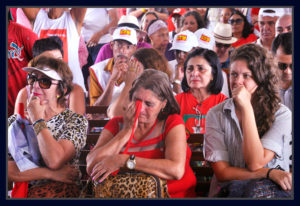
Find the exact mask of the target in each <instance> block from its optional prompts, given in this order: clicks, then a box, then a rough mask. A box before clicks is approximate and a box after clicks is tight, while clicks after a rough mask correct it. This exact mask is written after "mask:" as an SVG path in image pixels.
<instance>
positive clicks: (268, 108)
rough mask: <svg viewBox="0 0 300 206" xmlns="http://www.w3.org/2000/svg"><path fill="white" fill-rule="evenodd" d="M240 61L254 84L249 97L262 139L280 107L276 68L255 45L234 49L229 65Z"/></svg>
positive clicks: (264, 51)
mask: <svg viewBox="0 0 300 206" xmlns="http://www.w3.org/2000/svg"><path fill="white" fill-rule="evenodd" d="M236 60H242V61H245V62H246V63H247V67H248V69H249V70H250V71H251V73H252V76H253V79H254V81H255V82H256V84H257V85H258V87H257V89H256V90H255V92H254V93H253V94H252V97H251V104H252V106H253V109H254V115H255V120H256V126H257V129H258V133H259V136H260V137H262V136H263V135H264V134H265V133H266V132H267V131H268V130H269V129H270V127H271V126H272V124H273V122H274V119H275V112H276V111H277V110H278V109H279V107H280V104H279V103H280V102H281V100H280V96H279V78H278V76H277V75H276V67H275V65H274V63H273V61H272V59H271V57H269V56H268V54H267V51H266V50H265V49H264V48H262V47H261V46H259V45H257V44H245V45H242V46H240V47H239V48H237V49H235V50H234V51H233V52H232V53H231V55H230V63H231V64H232V63H233V62H235V61H236Z"/></svg>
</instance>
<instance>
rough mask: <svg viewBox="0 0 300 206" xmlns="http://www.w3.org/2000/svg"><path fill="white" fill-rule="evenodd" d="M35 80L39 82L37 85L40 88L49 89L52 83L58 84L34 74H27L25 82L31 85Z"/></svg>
mask: <svg viewBox="0 0 300 206" xmlns="http://www.w3.org/2000/svg"><path fill="white" fill-rule="evenodd" d="M36 81H38V82H39V86H40V87H41V88H42V89H49V88H50V87H51V85H52V84H55V85H57V84H58V83H53V82H52V80H51V79H50V78H47V77H42V78H40V79H38V78H37V77H36V76H34V75H32V74H27V83H28V84H29V85H31V86H32V85H33V84H34V82H36Z"/></svg>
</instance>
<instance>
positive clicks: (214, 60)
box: [181, 48, 224, 94]
mask: <svg viewBox="0 0 300 206" xmlns="http://www.w3.org/2000/svg"><path fill="white" fill-rule="evenodd" d="M196 56H200V57H203V58H204V59H205V60H206V61H207V62H208V63H209V65H210V66H211V68H212V69H211V73H212V75H213V80H212V81H211V82H210V83H209V84H208V86H207V91H208V92H209V93H211V94H219V93H220V92H221V90H222V87H223V81H224V80H223V76H222V70H221V65H220V62H219V58H218V56H217V54H216V53H215V52H214V51H212V50H209V49H204V48H197V49H195V50H194V51H192V52H191V53H189V54H188V56H187V58H186V60H185V62H184V64H183V70H184V77H183V79H182V82H181V88H182V90H183V91H184V92H188V91H189V90H190V86H189V85H188V83H187V79H186V69H187V63H188V61H189V60H190V59H191V58H193V57H196Z"/></svg>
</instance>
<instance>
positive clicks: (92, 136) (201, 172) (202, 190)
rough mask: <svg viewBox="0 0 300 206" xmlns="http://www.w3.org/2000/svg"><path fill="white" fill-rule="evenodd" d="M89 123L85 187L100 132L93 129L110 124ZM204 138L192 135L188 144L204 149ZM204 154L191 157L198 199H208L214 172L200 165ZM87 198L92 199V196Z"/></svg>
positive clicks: (82, 161)
mask: <svg viewBox="0 0 300 206" xmlns="http://www.w3.org/2000/svg"><path fill="white" fill-rule="evenodd" d="M106 109H107V107H94V106H93V107H91V106H88V107H86V113H92V114H93V113H106ZM88 121H89V129H88V134H87V141H86V146H85V147H84V148H83V149H82V151H81V155H80V161H79V162H80V165H79V166H80V170H81V173H82V179H81V182H82V184H83V185H85V184H86V182H87V179H88V175H87V173H86V156H87V154H88V153H89V151H90V150H91V148H92V147H93V146H94V145H95V144H96V142H97V140H98V138H99V135H100V132H101V131H96V132H93V130H92V128H93V127H104V126H105V124H106V123H107V122H108V120H107V119H103V120H88ZM203 139H204V136H203V134H191V135H190V137H189V139H188V144H189V146H191V147H195V146H197V147H198V148H199V147H202V144H203ZM204 161H205V160H204V157H203V152H202V151H192V156H191V162H190V164H191V167H192V169H193V171H194V173H195V176H196V178H197V186H196V194H197V197H207V194H208V191H209V185H210V179H211V177H212V174H213V171H212V168H211V167H209V166H207V165H206V166H201V164H200V163H202V162H204ZM86 197H92V196H90V195H88V196H86Z"/></svg>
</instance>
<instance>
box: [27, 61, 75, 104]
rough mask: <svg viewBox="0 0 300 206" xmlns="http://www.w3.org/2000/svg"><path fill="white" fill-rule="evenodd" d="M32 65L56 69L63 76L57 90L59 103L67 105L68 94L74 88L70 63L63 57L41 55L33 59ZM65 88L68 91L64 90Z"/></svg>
mask: <svg viewBox="0 0 300 206" xmlns="http://www.w3.org/2000/svg"><path fill="white" fill-rule="evenodd" d="M31 66H32V67H37V68H41V69H43V68H44V67H48V68H50V69H53V70H54V71H56V72H57V73H58V74H59V76H61V78H62V80H61V81H59V85H58V87H57V92H58V94H59V96H60V97H59V98H58V99H57V103H58V104H60V105H61V106H65V102H66V96H67V95H68V94H69V93H70V92H71V91H72V89H73V83H72V81H73V74H72V71H71V69H70V68H69V66H68V64H67V63H66V62H64V61H63V60H61V59H56V58H52V57H47V56H44V55H39V56H37V57H35V58H33V59H32V61H31ZM65 89H66V92H65V91H64V90H65Z"/></svg>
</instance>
